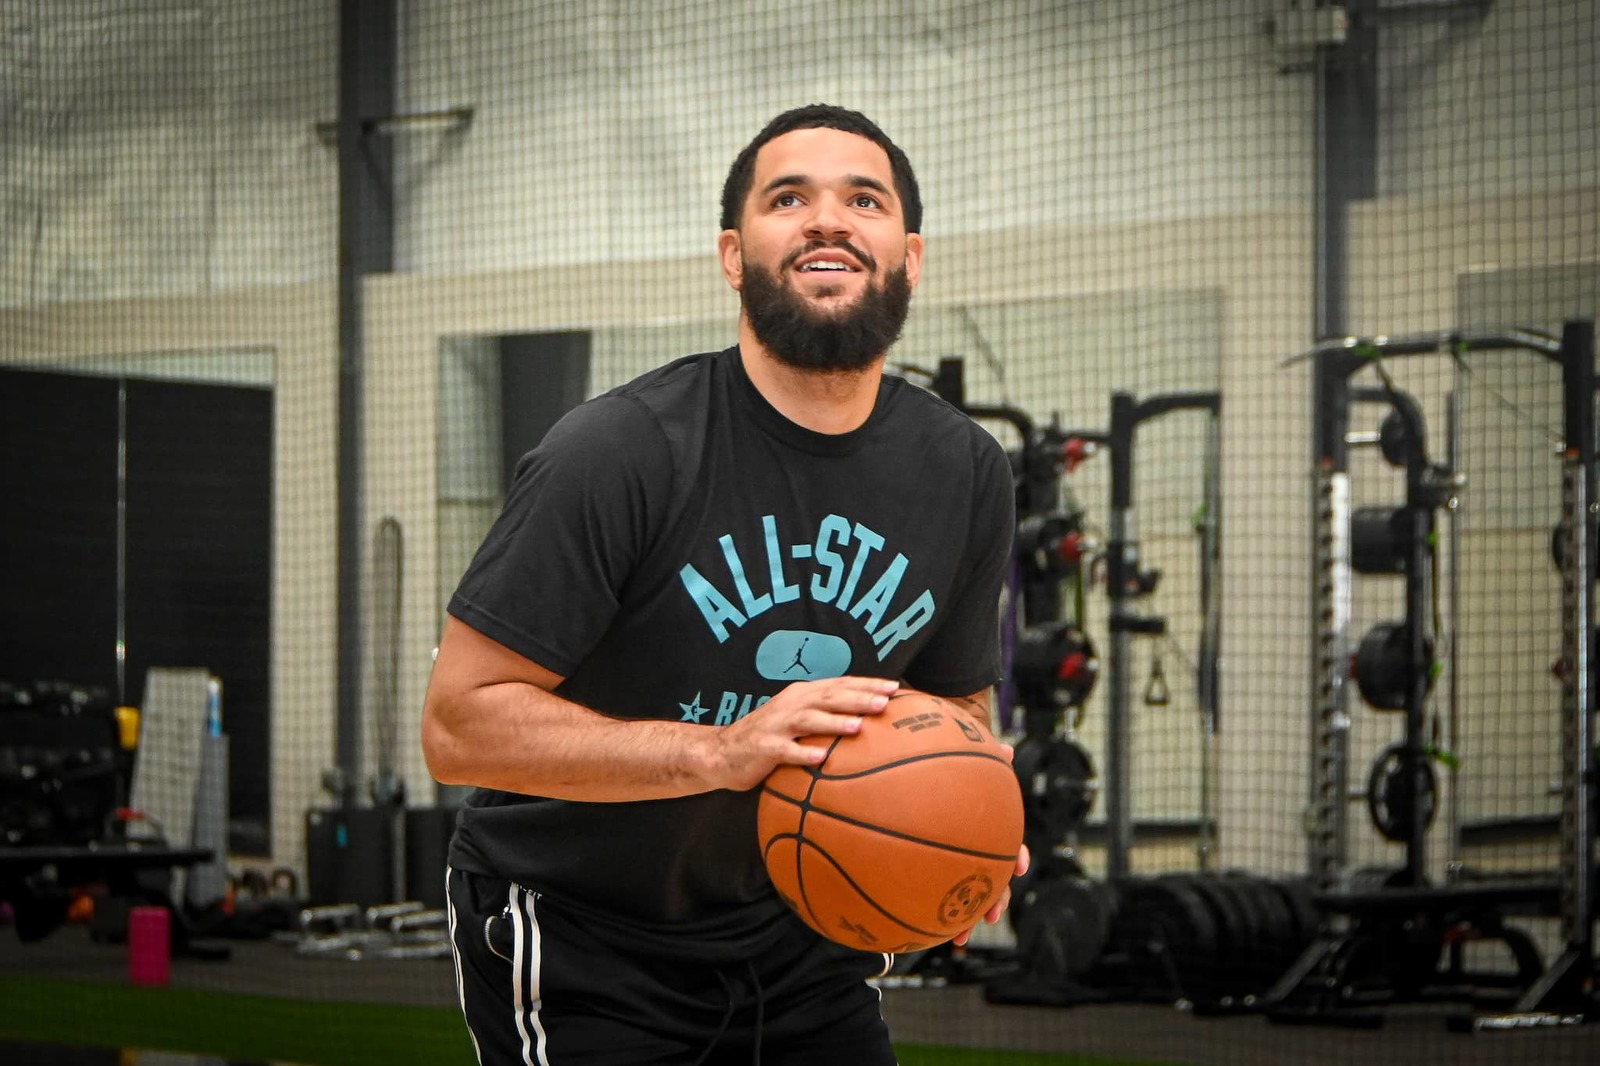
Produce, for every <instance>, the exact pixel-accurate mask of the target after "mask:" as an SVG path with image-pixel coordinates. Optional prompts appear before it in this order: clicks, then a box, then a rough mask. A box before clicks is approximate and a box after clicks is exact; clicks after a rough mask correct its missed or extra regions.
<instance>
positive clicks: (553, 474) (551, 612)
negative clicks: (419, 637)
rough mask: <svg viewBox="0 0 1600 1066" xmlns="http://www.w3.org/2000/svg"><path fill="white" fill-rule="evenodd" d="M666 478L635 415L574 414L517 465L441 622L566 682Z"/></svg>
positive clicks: (625, 408)
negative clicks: (448, 618)
mask: <svg viewBox="0 0 1600 1066" xmlns="http://www.w3.org/2000/svg"><path fill="white" fill-rule="evenodd" d="M672 476H673V464H672V457H671V453H670V449H669V448H668V445H667V440H666V437H665V435H664V434H663V432H662V430H661V427H660V425H659V423H658V422H657V421H656V419H655V417H654V415H653V414H652V413H651V412H650V411H649V410H648V409H647V408H646V407H645V406H644V405H643V404H642V403H640V402H639V401H638V400H635V399H632V398H629V397H625V396H602V397H599V398H597V399H594V400H590V401H589V402H588V403H585V404H582V405H580V406H579V407H577V408H575V409H574V410H572V411H571V412H569V413H568V414H567V415H566V416H565V417H564V418H562V419H561V421H559V422H557V423H556V425H555V426H554V427H553V428H552V429H551V430H550V432H549V433H548V434H546V435H545V438H544V440H543V441H541V442H540V443H539V446H538V447H536V448H535V449H534V450H533V451H531V452H529V453H528V454H527V455H525V456H523V457H522V460H521V462H519V463H518V464H517V471H516V476H515V478H514V479H513V481H512V485H511V489H510V491H509V492H508V493H507V496H506V504H505V508H504V509H503V510H502V511H501V513H500V516H499V518H497V519H496V520H495V523H494V525H493V526H492V527H491V528H490V530H489V533H488V536H487V537H485V538H484V542H483V544H482V546H481V547H480V548H479V549H478V552H477V554H476V556H474V558H473V560H472V563H471V564H470V565H469V566H468V567H467V572H466V573H465V574H464V575H463V576H462V578H461V583H460V584H459V585H458V586H457V587H456V591H455V595H454V596H452V597H451V599H450V604H449V606H448V608H447V610H448V611H449V612H450V614H451V615H453V616H455V617H456V618H457V619H459V620H460V621H462V622H464V623H465V624H466V625H469V626H471V627H472V628H473V629H475V630H477V631H478V632H480V633H482V634H484V635H485V636H487V637H489V638H491V639H492V640H495V641H497V642H498V643H500V644H503V645H505V646H506V647H508V648H510V649H511V650H513V651H515V652H517V653H518V654H520V655H522V656H524V657H525V658H528V659H531V660H532V661H534V662H536V663H538V664H539V665H541V666H543V667H545V668H546V669H548V670H551V671H554V672H555V673H557V674H561V675H562V676H567V675H570V674H571V673H572V672H573V671H574V670H576V669H577V667H578V664H579V663H580V662H581V661H582V660H583V658H584V657H585V656H586V655H587V654H588V652H589V650H590V649H591V648H593V647H594V645H595V644H596V643H597V642H598V641H599V640H600V638H601V636H602V634H604V633H605V631H606V629H607V627H608V626H609V625H610V623H611V621H612V618H613V617H614V615H615V614H616V611H617V605H618V602H619V600H620V597H621V590H622V588H623V585H624V583H625V582H626V581H627V579H628V576H629V574H630V573H632V571H633V569H634V567H635V566H636V565H637V564H638V562H639V560H640V558H641V557H642V555H643V553H644V551H645V548H646V546H647V545H648V544H649V542H650V538H651V536H652V532H653V530H654V529H656V528H657V525H658V523H659V522H660V521H661V520H662V518H663V516H664V514H665V511H666V506H667V502H668V501H669V500H670V498H671V494H672V489H673V486H672Z"/></svg>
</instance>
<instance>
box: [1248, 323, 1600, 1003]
mask: <svg viewBox="0 0 1600 1066" xmlns="http://www.w3.org/2000/svg"><path fill="white" fill-rule="evenodd" d="M1490 350H1504V351H1523V352H1529V353H1532V354H1535V355H1539V356H1542V357H1544V358H1547V359H1550V360H1552V361H1554V362H1556V363H1557V364H1558V365H1559V366H1560V367H1561V371H1562V404H1563V430H1564V438H1565V445H1564V447H1563V449H1562V452H1561V464H1562V522H1563V523H1564V524H1565V525H1566V527H1567V529H1568V530H1569V531H1570V533H1569V535H1568V537H1567V539H1566V545H1565V550H1564V551H1563V553H1562V559H1561V574H1562V605H1561V610H1562V627H1561V628H1562V645H1563V648H1562V653H1563V662H1564V663H1565V664H1566V665H1567V667H1568V668H1567V669H1566V670H1564V671H1563V679H1562V706H1561V719H1562V733H1563V735H1562V767H1561V782H1562V783H1561V859H1560V864H1559V868H1558V870H1557V872H1556V878H1555V880H1554V881H1552V882H1549V883H1529V882H1526V881H1524V882H1519V883H1511V882H1507V883H1499V884H1497V883H1495V882H1494V881H1491V880H1486V881H1483V882H1480V883H1475V884H1470V885H1468V884H1459V883H1458V884H1448V885H1444V886H1438V887H1433V886H1428V885H1427V884H1426V883H1425V881H1424V879H1423V877H1422V876H1421V870H1422V867H1421V857H1422V851H1421V841H1420V839H1417V838H1418V836H1419V828H1420V827H1419V825H1418V822H1419V820H1420V816H1421V804H1420V803H1413V804H1412V810H1411V821H1412V824H1411V826H1410V827H1409V829H1410V832H1409V834H1408V837H1409V839H1408V840H1407V844H1408V848H1407V853H1408V854H1407V867H1406V870H1405V872H1404V875H1403V876H1402V877H1401V878H1400V879H1399V880H1398V883H1394V884H1386V885H1378V886H1360V887H1357V888H1354V889H1352V888H1351V887H1349V886H1343V885H1342V882H1343V881H1344V878H1345V874H1346V868H1347V851H1348V825H1347V820H1346V803H1347V797H1348V794H1349V761H1348V759H1349V751H1348V740H1349V727H1350V720H1349V715H1348V711H1347V709H1346V703H1347V693H1346V687H1345V686H1346V680H1347V674H1348V670H1349V661H1350V659H1349V651H1350V640H1349V626H1350V618H1351V591H1352V588H1351V583H1352V563H1351V506H1350V474H1349V451H1348V444H1349V442H1348V437H1347V434H1348V429H1349V416H1350V407H1351V404H1352V402H1354V401H1356V400H1358V399H1361V398H1363V396H1365V397H1366V398H1369V399H1370V398H1371V394H1370V392H1366V393H1364V392H1363V391H1362V390H1359V389H1356V388H1354V387H1353V386H1352V384H1351V381H1350V379H1351V378H1352V377H1353V376H1354V375H1355V374H1356V373H1357V372H1358V371H1360V370H1361V369H1363V368H1365V367H1367V366H1369V365H1373V364H1375V363H1380V361H1381V360H1385V359H1393V358H1398V357H1405V356H1411V355H1424V354H1445V355H1453V356H1456V357H1459V356H1461V355H1464V354H1466V353H1467V352H1471V351H1490ZM1296 358H1297V359H1300V358H1311V359H1312V360H1313V416H1312V417H1313V447H1314V465H1313V471H1312V484H1313V508H1312V513H1313V530H1312V548H1313V575H1312V597H1311V609H1312V621H1313V626H1312V629H1313V638H1312V639H1313V647H1312V654H1311V663H1312V677H1311V691H1312V705H1311V721H1310V726H1311V753H1310V754H1311V764H1310V775H1311V782H1310V784H1311V787H1310V809H1309V811H1308V820H1307V821H1308V824H1307V832H1308V864H1309V868H1310V874H1311V877H1312V880H1313V882H1314V884H1315V886H1316V888H1317V889H1318V894H1317V896H1316V902H1317V904H1318V906H1319V908H1320V909H1321V910H1322V912H1323V917H1322V927H1321V931H1320V933H1319V936H1318V937H1317V939H1316V941H1315V942H1314V943H1313V944H1312V945H1311V946H1310V947H1309V948H1307V949H1306V951H1305V952H1304V953H1303V954H1302V955H1301V956H1300V958H1299V959H1298V960H1296V962H1295V964H1294V965H1293V966H1292V967H1291V968H1290V969H1289V970H1288V971H1287V972H1286V973H1285V974H1284V975H1283V977H1282V978H1281V979H1280V980H1279V981H1278V983H1277V984H1276V985H1275V986H1274V987H1273V988H1272V990H1271V991H1270V992H1269V993H1268V994H1267V996H1266V998H1265V1006H1266V1007H1267V1008H1268V1013H1269V1016H1270V1017H1272V1018H1273V1019H1274V1020H1276V1021H1296V1022H1306V1021H1315V1022H1335V1023H1340V1024H1357V1025H1376V1024H1381V1020H1382V1019H1381V1017H1380V1016H1377V1015H1374V1014H1371V1013H1361V1012H1356V1011H1352V1010H1351V1009H1350V1008H1352V1007H1353V1006H1357V1005H1360V1004H1363V1003H1385V1002H1397V1001H1401V1000H1406V999H1414V998H1419V997H1420V996H1421V995H1422V994H1423V993H1424V991H1425V990H1426V989H1427V988H1428V986H1429V985H1430V984H1434V983H1437V982H1438V981H1440V980H1442V981H1444V982H1445V983H1450V982H1452V981H1459V980H1460V979H1461V978H1462V977H1463V976H1464V975H1462V974H1461V973H1459V972H1458V971H1457V970H1455V969H1454V964H1452V970H1451V971H1450V972H1447V973H1441V972H1440V971H1439V969H1438V967H1439V959H1440V956H1441V954H1442V953H1443V952H1442V948H1443V946H1444V944H1445V941H1446V939H1447V938H1448V937H1449V936H1450V931H1451V930H1452V929H1456V928H1459V927H1461V926H1463V925H1464V924H1470V925H1472V926H1474V927H1475V928H1476V929H1477V931H1478V932H1479V933H1480V934H1481V935H1483V936H1484V937H1488V938H1503V939H1505V940H1506V943H1507V945H1508V947H1510V948H1511V950H1512V952H1513V955H1514V957H1516V958H1517V960H1518V974H1517V979H1516V980H1517V987H1519V988H1521V990H1522V991H1521V994H1520V996H1519V997H1518V998H1517V1000H1516V1002H1515V1005H1514V1006H1513V1007H1512V1008H1511V1010H1510V1012H1509V1013H1507V1014H1500V1015H1487V1016H1479V1017H1469V1018H1467V1019H1466V1020H1465V1021H1462V1020H1461V1019H1456V1020H1455V1021H1454V1022H1453V1023H1452V1024H1453V1025H1455V1026H1457V1027H1463V1026H1464V1027H1469V1028H1472V1029H1476V1030H1485V1029H1496V1028H1505V1027H1507V1026H1508V1025H1528V1024H1570V1023H1572V1022H1574V1021H1593V1020H1596V1019H1597V1018H1600V1003H1597V1001H1596V992H1595V987H1594V986H1595V980H1594V978H1595V976H1596V974H1595V969H1596V967H1595V958H1594V949H1595V942H1594V921H1595V900H1594V891H1593V877H1594V870H1593V866H1594V841H1595V825H1594V822H1593V818H1594V815H1593V810H1594V808H1593V806H1592V802H1593V799H1594V793H1595V790H1596V788H1597V787H1600V785H1597V783H1596V780H1595V765H1594V753H1593V747H1594V736H1595V732H1594V727H1595V692H1594V679H1593V677H1592V673H1591V671H1592V668H1593V663H1592V662H1591V657H1592V648H1591V636H1590V634H1592V632H1593V629H1594V620H1595V602H1594V598H1595V584H1594V581H1595V576H1596V575H1595V574H1594V573H1592V572H1591V560H1592V558H1593V556H1592V555H1591V551H1592V546H1593V544H1594V541H1595V537H1596V528H1595V515H1594V510H1595V503H1594V501H1595V500H1596V496H1595V476H1596V471H1595V452H1596V442H1595V418H1594V391H1595V369H1594V324H1593V322H1592V321H1587V320H1578V321H1569V322H1567V323H1565V324H1564V326H1563V329H1562V334H1561V337H1560V339H1559V340H1557V339H1556V338H1554V337H1551V336H1549V335H1547V334H1543V333H1539V332H1535V331H1531V330H1515V329H1514V330H1507V331H1501V332H1490V333H1470V334H1468V333H1441V334H1431V335H1424V336H1416V337H1408V338H1385V337H1380V338H1375V339H1357V338H1345V339H1341V340H1335V341H1327V342H1324V343H1322V344H1319V345H1318V346H1316V347H1315V348H1313V349H1312V351H1311V352H1309V353H1307V355H1306V356H1301V357H1296ZM1420 551H1421V546H1420V545H1415V544H1414V545H1413V554H1416V553H1419V552H1420ZM1411 636H1412V637H1413V638H1414V639H1415V638H1418V637H1420V634H1419V633H1415V632H1414V633H1412V634H1411ZM1408 701H1409V702H1411V703H1414V702H1415V701H1414V700H1410V699H1409V697H1408ZM1415 709H1416V708H1415V707H1413V706H1410V705H1408V707H1407V711H1408V725H1410V724H1411V723H1410V722H1409V719H1410V717H1411V714H1412V712H1413V711H1414V710H1415ZM1409 736H1411V734H1410V732H1409V731H1408V737H1409ZM1408 747H1414V745H1408ZM1412 754H1413V755H1414V752H1413V753H1412ZM1413 844H1414V845H1416V847H1415V848H1413V847H1411V846H1410V845H1413ZM1509 912H1515V913H1522V914H1528V913H1554V914H1557V915H1559V917H1560V919H1561V935H1562V939H1563V942H1564V950H1563V952H1562V955H1561V957H1560V958H1559V959H1558V960H1557V961H1556V962H1555V963H1553V964H1552V965H1550V966H1549V967H1548V968H1543V969H1542V971H1541V970H1539V969H1538V968H1537V958H1536V953H1534V955H1535V957H1534V958H1532V959H1530V958H1529V957H1528V949H1529V948H1530V947H1531V945H1529V944H1527V943H1525V942H1523V941H1524V940H1525V938H1519V937H1517V936H1516V935H1514V934H1511V933H1510V931H1509V930H1508V929H1507V928H1506V927H1505V926H1504V923H1503V919H1504V917H1505V916H1506V914H1507V913H1509ZM1374 986H1377V987H1374Z"/></svg>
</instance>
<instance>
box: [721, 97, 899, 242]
mask: <svg viewBox="0 0 1600 1066" xmlns="http://www.w3.org/2000/svg"><path fill="white" fill-rule="evenodd" d="M812 129H830V130H843V131H844V132H846V133H854V134H856V135H857V136H858V137H865V138H866V139H867V140H869V141H871V142H872V143H873V144H876V145H877V146H878V147H879V148H882V149H883V150H884V151H885V152H886V153H888V156H889V172H890V174H892V175H893V176H894V189H895V194H896V195H898V196H899V197H900V204H901V208H902V212H903V213H904V215H905V220H906V232H907V233H920V232H922V193H921V192H920V191H918V189H917V176H916V175H915V174H914V173H912V171H911V160H909V159H907V158H906V154H905V153H904V152H902V151H901V150H900V146H899V145H897V144H895V143H894V142H893V141H891V140H890V139H889V135H888V134H886V133H884V132H883V131H882V130H881V129H879V128H878V126H877V123H875V122H873V121H872V120H871V119H870V118H868V117H867V116H865V115H863V114H861V113H860V112H859V111H851V110H848V109H846V108H843V107H835V106H834V105H833V104H806V105H805V106H804V107H796V108H794V109H792V110H789V111H785V112H784V113H783V114H781V115H779V116H778V117H777V118H775V119H773V120H772V121H771V122H769V123H767V125H766V127H765V128H764V129H763V130H762V131H761V132H760V133H758V134H756V136H755V140H753V141H751V142H750V143H749V144H747V145H745V146H744V150H743V151H741V152H740V153H739V154H738V156H736V157H735V158H734V160H733V166H731V167H729V168H728V177H727V180H726V181H724V182H723V183H722V228H723V229H738V228H739V218H740V216H741V214H742V213H743V209H744V201H745V197H747V196H749V195H750V186H751V185H752V184H753V183H754V182H755V175H756V153H757V152H759V151H761V147H762V145H764V144H766V143H767V142H768V141H770V140H773V139H774V138H777V137H781V136H783V135H784V134H785V133H792V132H793V131H795V130H812Z"/></svg>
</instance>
